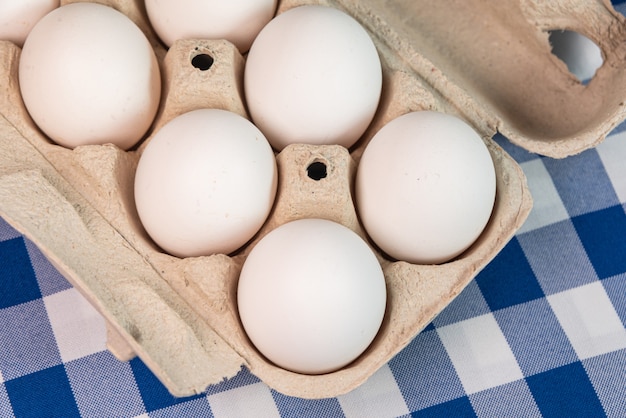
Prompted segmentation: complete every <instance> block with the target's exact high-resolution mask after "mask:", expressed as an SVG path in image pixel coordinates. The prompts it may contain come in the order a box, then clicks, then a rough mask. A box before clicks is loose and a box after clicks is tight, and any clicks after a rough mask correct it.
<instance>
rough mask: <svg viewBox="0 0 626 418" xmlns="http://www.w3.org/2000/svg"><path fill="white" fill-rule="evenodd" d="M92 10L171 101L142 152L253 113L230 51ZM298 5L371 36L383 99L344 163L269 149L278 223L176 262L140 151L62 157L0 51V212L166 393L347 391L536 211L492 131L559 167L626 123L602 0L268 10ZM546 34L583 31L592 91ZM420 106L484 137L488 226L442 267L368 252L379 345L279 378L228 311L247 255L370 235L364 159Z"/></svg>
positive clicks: (623, 57) (120, 5) (135, 11)
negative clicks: (155, 224) (134, 34)
mask: <svg viewBox="0 0 626 418" xmlns="http://www.w3.org/2000/svg"><path fill="white" fill-rule="evenodd" d="M70 2H71V1H66V2H62V4H65V3H70ZM99 3H104V4H107V5H109V6H112V7H114V8H116V9H118V10H120V11H122V12H123V13H125V14H126V15H127V16H129V17H130V18H131V19H132V20H133V21H135V23H137V25H138V26H139V27H140V28H141V29H142V30H143V31H144V33H145V34H146V35H147V37H148V39H149V40H150V41H151V44H152V45H153V47H154V49H155V52H156V54H157V57H158V59H159V61H160V64H161V71H162V77H163V83H164V84H163V97H162V101H161V107H160V110H159V113H158V115H157V118H156V120H155V122H154V125H153V127H152V129H151V131H150V132H149V133H148V138H147V140H149V137H150V135H152V134H153V133H154V132H156V131H157V130H158V129H159V127H161V126H162V125H163V124H164V123H166V122H167V121H169V120H171V119H172V118H174V117H175V116H177V115H180V114H182V113H184V112H187V111H190V110H193V109H197V108H204V107H210V108H221V109H227V110H230V111H233V112H236V113H238V114H240V115H243V116H246V117H248V114H247V110H246V106H245V102H244V99H243V94H242V75H243V70H244V65H245V57H244V56H242V55H241V54H240V53H239V52H238V51H237V49H236V48H235V47H234V46H233V45H232V44H230V43H229V42H226V41H221V40H181V41H177V42H176V43H174V45H172V47H171V48H170V49H169V50H167V51H166V50H165V48H164V47H163V46H162V44H161V43H160V42H159V41H158V39H157V37H156V36H155V34H154V32H153V31H152V29H151V28H150V25H149V22H148V19H147V17H146V13H145V10H144V8H143V2H141V1H139V0H102V1H99ZM451 3H453V4H451ZM301 4H323V5H327V6H330V7H336V8H338V9H341V10H344V11H346V12H347V13H349V14H350V15H352V16H353V17H355V18H356V19H357V20H358V21H359V22H360V23H361V24H362V25H363V26H364V27H365V28H366V30H367V31H368V32H369V33H370V35H371V36H372V38H373V40H374V42H375V44H376V46H377V48H378V51H379V53H380V56H381V60H382V65H383V73H384V81H383V83H384V86H383V93H382V99H381V103H380V106H379V109H378V112H377V114H376V117H375V119H374V121H373V122H372V124H371V126H370V128H369V129H368V130H367V132H366V133H365V134H364V136H363V138H362V139H361V140H360V141H359V142H358V143H357V144H356V145H355V146H354V147H353V148H351V149H350V150H348V149H345V148H343V147H341V146H312V145H292V146H289V147H287V148H285V149H284V150H283V151H281V152H280V153H278V154H277V156H276V158H277V163H278V170H279V182H278V184H279V188H278V194H277V198H276V202H275V205H274V208H273V210H272V212H271V214H270V217H269V219H268V220H267V222H266V224H265V225H264V226H263V228H262V230H261V231H260V232H259V233H258V234H257V236H256V237H255V238H254V239H253V240H252V241H251V242H250V243H249V244H247V245H246V246H245V247H244V248H243V249H241V250H240V251H238V252H237V253H236V254H231V255H222V254H218V255H212V256H206V257H193V258H184V259H181V258H177V257H173V256H170V255H167V254H165V253H163V252H162V251H161V250H160V249H159V248H157V246H156V245H155V244H154V243H153V242H152V241H151V240H150V239H149V237H148V236H147V234H146V232H145V231H144V229H143V228H142V226H141V224H140V222H139V218H138V216H137V212H136V209H135V207H134V201H133V179H134V171H135V168H136V166H137V162H138V158H139V156H140V154H141V151H142V149H143V146H139V147H138V148H137V149H134V150H131V151H122V150H120V149H118V148H116V147H115V146H113V145H88V146H80V147H77V148H76V149H74V150H69V149H66V148H62V147H60V146H58V145H55V144H53V143H51V142H50V141H49V140H48V139H47V138H46V137H45V136H44V135H43V134H42V133H41V131H40V130H38V128H37V127H36V126H35V124H34V123H33V121H32V120H31V119H30V117H29V115H28V113H27V111H26V109H25V107H24V104H23V102H22V99H21V97H20V93H19V87H18V78H17V69H18V64H19V55H20V48H19V47H17V46H16V45H14V44H12V43H10V42H7V41H0V215H2V217H3V218H4V219H6V220H7V221H8V222H9V223H10V224H11V225H12V226H14V227H15V228H16V229H18V230H19V231H20V232H22V233H23V234H25V235H26V236H27V237H28V238H29V239H31V240H32V241H33V242H34V243H35V244H36V245H37V246H38V247H39V248H40V249H41V250H42V252H43V253H44V254H45V255H46V257H47V258H48V259H49V260H50V261H51V263H52V264H53V265H54V266H55V267H57V268H58V269H59V271H60V272H62V273H63V274H64V275H65V277H66V278H67V279H68V280H69V281H70V282H71V283H72V284H73V285H74V286H75V287H76V289H78V290H79V291H80V292H81V293H82V294H83V295H84V296H85V297H86V298H87V299H88V300H89V301H90V302H91V303H92V304H93V305H94V306H95V307H96V308H97V309H98V310H99V312H100V313H101V314H102V315H103V317H104V318H105V320H106V323H107V333H108V348H109V350H110V351H111V352H112V353H113V354H114V355H115V356H116V357H118V358H119V359H120V360H127V359H130V358H132V357H133V356H139V357H140V358H141V359H142V360H143V362H145V364H146V365H147V366H148V367H149V368H150V369H151V370H152V372H153V373H154V374H155V375H156V376H157V377H158V378H159V379H160V380H161V381H162V382H163V384H164V385H165V386H166V387H167V388H168V390H169V391H170V392H171V393H172V394H173V395H175V396H187V395H193V394H196V393H200V392H202V391H203V390H205V389H206V388H207V386H209V385H212V384H216V383H218V382H221V381H222V380H224V379H227V378H230V377H233V376H234V375H236V374H237V373H238V372H239V371H240V370H241V368H242V367H244V366H245V367H247V368H248V369H249V370H250V371H251V372H252V373H253V374H255V375H256V376H258V377H259V378H260V379H261V380H263V381H264V382H265V383H266V384H268V385H269V386H270V387H272V388H274V389H275V390H277V391H278V392H281V393H283V394H286V395H291V396H297V397H302V398H312V399H313V398H324V397H334V396H338V395H340V394H343V393H346V392H349V391H350V390H352V389H354V388H355V387H357V386H358V385H360V384H361V383H363V382H364V381H365V380H366V379H367V378H368V377H369V376H371V375H372V374H373V373H374V372H375V371H376V370H378V369H379V368H380V367H381V366H382V365H384V364H385V363H386V362H387V361H389V360H390V359H391V358H392V357H393V356H394V355H395V354H396V353H398V352H399V351H400V350H402V349H403V348H404V347H405V346H406V345H407V344H408V343H409V342H410V341H411V340H412V339H413V338H414V337H415V336H416V335H417V334H418V333H419V332H420V331H421V330H422V329H423V328H424V327H425V326H426V325H427V324H428V323H429V322H430V321H431V320H432V319H433V318H434V317H435V316H436V315H437V314H438V313H439V312H441V310H442V309H444V308H445V307H446V306H447V305H448V304H449V303H450V302H451V301H452V300H453V299H454V298H455V297H456V296H457V295H458V294H459V293H460V292H461V291H462V290H463V288H464V287H465V286H466V285H467V284H468V283H469V282H470V281H471V280H472V279H473V278H474V277H475V276H476V274H477V273H478V272H479V271H480V270H481V269H482V268H483V267H484V266H485V265H486V264H487V263H489V262H490V261H491V260H492V259H493V258H494V257H495V256H496V255H497V253H498V252H499V251H500V250H501V249H502V248H503V247H504V245H505V244H506V243H507V242H508V241H509V240H510V239H511V237H512V236H513V235H514V234H515V232H516V231H517V230H518V229H519V227H520V226H521V225H522V223H523V222H524V220H525V219H526V217H527V215H528V213H529V211H530V209H531V206H532V199H531V196H530V193H529V190H528V188H527V185H526V180H525V177H524V174H523V172H522V170H521V169H520V167H519V166H518V165H517V164H516V163H515V161H514V160H513V159H512V158H511V157H510V156H509V155H508V154H507V153H506V152H505V151H503V150H502V149H501V148H500V147H499V146H498V145H497V144H496V143H495V142H494V141H493V140H492V139H491V138H492V137H493V135H494V134H495V133H496V132H501V133H503V134H504V135H506V136H507V137H508V139H510V140H511V141H512V142H514V143H516V144H518V145H520V146H522V147H524V148H526V149H528V150H530V151H533V152H537V153H541V154H544V155H547V156H552V157H565V156H568V155H572V154H575V153H578V152H580V151H582V150H584V149H587V148H589V147H592V146H594V145H596V144H597V143H599V142H600V141H601V140H602V139H603V138H604V137H605V136H606V135H607V134H608V133H609V132H610V131H611V130H612V129H613V128H614V127H615V126H616V125H617V124H618V123H619V122H621V121H622V120H623V119H624V118H625V111H624V100H625V98H626V24H625V22H624V18H623V17H622V16H621V15H620V14H618V13H617V12H615V11H614V10H613V8H612V6H611V4H610V2H609V1H601V0H579V1H575V0H567V1H566V0H553V1H550V2H545V1H541V0H516V1H509V2H501V1H498V0H492V1H485V0H466V1H463V2H456V1H455V2H450V1H447V0H442V1H437V2H431V1H426V0H358V1H357V0H320V1H298V0H284V1H282V2H280V3H279V6H278V13H280V12H282V11H284V10H287V9H289V8H291V7H295V6H298V5H301ZM552 29H568V30H574V31H577V32H580V33H582V34H584V35H586V36H588V37H589V38H590V39H592V40H593V41H595V42H596V43H597V44H598V45H599V46H600V47H601V49H602V53H603V59H604V65H603V66H602V67H601V68H600V69H599V70H598V71H597V73H596V75H595V76H594V77H593V79H592V80H591V81H590V82H589V83H588V84H587V85H584V84H582V83H581V82H580V81H579V80H578V79H576V78H575V77H574V76H573V75H572V74H570V73H569V71H568V70H567V68H566V65H565V64H564V63H563V62H561V61H560V60H559V59H557V58H556V57H555V56H554V55H553V54H552V53H551V51H550V45H549V41H548V31H549V30H552ZM202 54H206V55H208V56H210V57H212V58H213V60H214V62H213V65H212V66H211V67H210V68H209V69H208V70H205V71H203V70H201V69H199V68H196V67H194V65H193V64H192V59H193V58H194V57H196V56H198V55H202ZM330 99H331V98H329V100H330ZM417 110H434V111H439V112H445V113H448V114H452V115H455V116H457V117H460V118H462V119H464V120H465V121H466V122H468V123H469V124H470V125H471V126H473V127H474V129H475V130H476V131H477V132H479V133H480V135H481V136H482V137H483V139H484V141H485V143H486V145H487V147H488V149H489V151H490V153H491V156H492V158H493V161H494V166H495V171H496V177H497V185H496V187H497V196H496V201H495V206H494V210H493V214H492V217H491V219H490V221H489V223H488V225H487V227H486V229H485V230H484V231H483V233H482V234H481V236H480V237H479V239H478V240H477V241H476V242H475V243H474V244H473V245H472V246H471V247H470V248H469V249H468V250H467V251H465V252H464V253H463V254H461V255H460V256H458V257H457V258H455V259H454V260H453V261H450V262H447V263H443V264H440V265H416V264H410V263H407V262H403V261H394V260H390V259H388V258H387V257H385V255H384V254H382V253H380V252H378V251H376V249H375V248H374V250H375V251H376V255H377V257H378V260H379V261H380V264H381V266H382V267H383V271H384V274H385V280H386V283H387V290H388V303H387V309H386V312H385V318H384V321H383V324H382V327H381V329H380V331H379V333H378V335H377V337H376V338H375V340H374V341H373V343H372V344H371V346H370V347H369V348H368V349H367V350H366V351H365V352H364V353H363V354H362V355H361V356H360V357H359V358H358V359H357V360H355V361H354V362H353V363H351V364H350V365H348V366H346V367H344V368H342V369H340V370H338V371H335V372H332V373H328V374H323V375H305V374H299V373H295V372H291V371H287V370H284V369H281V368H279V367H277V366H275V365H273V364H272V363H270V362H269V361H267V360H266V359H265V358H264V357H263V356H262V355H261V354H260V353H259V352H258V351H257V350H256V349H255V347H254V346H253V345H252V344H251V343H250V341H249V340H248V338H247V337H246V335H245V333H244V331H243V328H242V326H241V322H240V320H239V318H238V314H237V304H236V286H237V280H238V273H239V271H240V269H241V266H242V264H243V262H244V260H245V258H246V256H247V254H248V253H249V251H250V249H251V248H252V247H253V246H254V244H255V243H256V242H257V241H258V240H259V239H260V238H261V237H263V236H264V235H265V234H267V233H268V232H269V231H271V230H272V229H274V228H276V227H277V226H279V225H281V224H284V223H286V222H288V221H291V220H295V219H300V218H312V217H315V218H325V219H330V220H333V221H336V222H339V223H341V224H343V225H346V226H347V227H349V228H351V229H352V230H354V231H355V232H357V233H358V234H360V235H361V236H362V237H363V238H365V239H367V235H366V233H365V232H364V230H363V229H362V227H361V224H360V222H359V218H358V216H357V212H356V210H355V206H354V203H353V196H352V190H353V182H354V176H355V171H356V167H357V164H358V161H359V158H360V156H361V153H362V151H363V149H364V148H365V146H366V144H367V142H368V141H369V139H370V138H371V137H372V136H373V134H374V133H375V132H377V131H378V130H379V129H380V128H381V127H382V126H383V125H384V124H385V123H387V122H389V121H390V120H392V119H394V118H395V117H397V116H400V115H402V114H404V113H407V112H410V111H417ZM145 143H146V141H144V145H145ZM314 163H317V164H316V165H314V166H313V167H316V166H317V167H320V164H321V165H323V166H324V167H325V169H326V176H325V177H323V178H320V176H317V175H315V174H314V173H313V172H312V166H311V165H312V164H314Z"/></svg>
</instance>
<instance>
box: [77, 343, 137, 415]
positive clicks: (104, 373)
mask: <svg viewBox="0 0 626 418" xmlns="http://www.w3.org/2000/svg"><path fill="white" fill-rule="evenodd" d="M65 370H66V373H67V376H68V378H69V380H70V384H71V386H72V390H73V391H74V397H75V399H76V403H77V405H78V409H79V410H80V413H81V415H82V416H85V417H95V416H98V413H99V411H103V410H107V411H108V413H109V415H110V416H116V417H134V416H138V415H141V414H143V413H144V412H146V411H145V410H144V406H143V402H142V399H141V395H140V394H139V390H138V389H137V385H136V384H135V379H134V376H133V372H132V370H131V368H130V366H129V365H128V363H122V362H120V361H118V360H117V359H116V358H115V357H113V355H112V354H111V353H109V352H108V351H103V352H100V353H96V354H92V355H90V356H86V357H83V358H80V359H77V360H74V361H70V362H69V363H67V364H66V365H65Z"/></svg>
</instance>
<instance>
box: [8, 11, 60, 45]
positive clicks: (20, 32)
mask: <svg viewBox="0 0 626 418" xmlns="http://www.w3.org/2000/svg"><path fill="white" fill-rule="evenodd" d="M57 7H59V0H2V1H0V39H3V40H6V41H11V42H13V43H14V44H16V45H18V46H22V45H23V44H24V40H25V39H26V37H27V36H28V33H29V32H30V31H31V29H32V28H33V26H35V23H37V22H38V21H39V19H41V18H42V17H44V16H45V15H46V14H47V13H49V12H51V11H52V10H54V9H56V8H57Z"/></svg>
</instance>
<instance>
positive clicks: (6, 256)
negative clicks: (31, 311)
mask: <svg viewBox="0 0 626 418" xmlns="http://www.w3.org/2000/svg"><path fill="white" fill-rule="evenodd" d="M0 260H3V264H2V269H0V309H2V308H8V307H9V306H14V305H18V304H20V303H25V302H30V301H31V300H35V299H39V298H41V292H40V291H39V285H38V284H37V278H36V277H35V272H34V271H33V267H32V265H31V263H30V258H29V257H28V251H26V246H25V245H24V239H23V238H22V237H19V238H13V239H10V240H7V241H2V242H0ZM8 260H10V261H8Z"/></svg>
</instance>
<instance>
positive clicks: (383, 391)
mask: <svg viewBox="0 0 626 418" xmlns="http://www.w3.org/2000/svg"><path fill="white" fill-rule="evenodd" d="M337 400H338V401H339V404H340V405H341V409H342V410H343V413H344V414H345V415H346V417H347V418H352V417H354V418H368V417H372V418H386V417H389V418H394V417H399V416H402V415H406V414H408V413H409V408H408V407H407V405H406V402H404V397H403V396H402V392H400V388H398V384H397V382H396V379H395V378H394V377H393V373H392V372H391V369H390V368H389V366H388V365H384V366H383V367H381V368H380V369H379V370H378V371H377V372H376V373H374V374H373V375H372V376H371V377H370V378H369V379H368V380H367V381H366V382H365V383H363V384H362V385H361V386H359V387H357V388H356V389H354V390H352V391H351V392H349V393H347V394H345V395H341V396H339V397H338V398H337Z"/></svg>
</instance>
